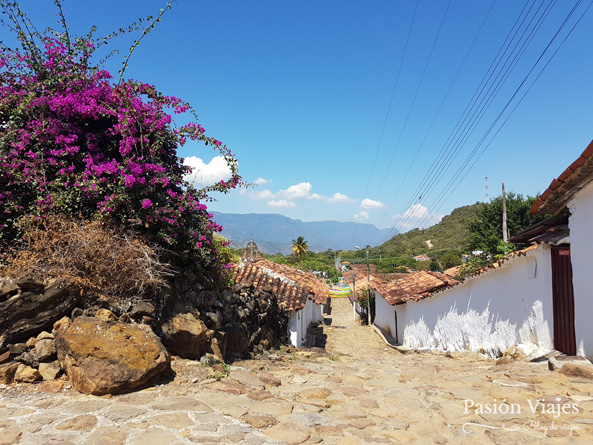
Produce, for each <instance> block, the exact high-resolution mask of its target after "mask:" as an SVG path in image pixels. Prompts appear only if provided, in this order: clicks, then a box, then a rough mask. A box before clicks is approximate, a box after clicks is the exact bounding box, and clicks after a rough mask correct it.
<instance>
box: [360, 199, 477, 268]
mask: <svg viewBox="0 0 593 445" xmlns="http://www.w3.org/2000/svg"><path fill="white" fill-rule="evenodd" d="M482 205H483V204H481V203H476V204H473V205H468V206H463V207H458V208H456V209H455V210H453V211H452V212H451V214H450V215H447V216H445V217H443V219H442V220H441V222H439V223H438V224H435V225H434V226H432V227H429V228H427V229H422V230H419V229H414V230H410V231H409V232H406V233H401V234H399V235H395V236H394V237H393V238H391V239H390V240H388V241H386V242H385V243H383V244H381V245H380V246H377V247H375V248H373V249H372V252H373V255H379V254H380V255H383V256H388V257H400V256H415V255H420V254H426V255H428V256H432V254H434V253H437V252H442V251H443V250H447V249H460V250H462V251H464V250H466V248H467V247H466V243H467V237H468V234H469V230H468V227H467V222H468V220H469V219H471V218H473V217H474V216H475V215H476V213H477V212H478V210H479V209H480V208H481V206H482Z"/></svg>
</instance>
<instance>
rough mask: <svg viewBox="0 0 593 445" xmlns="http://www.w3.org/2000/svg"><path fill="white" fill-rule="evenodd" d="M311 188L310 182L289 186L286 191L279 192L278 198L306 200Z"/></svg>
mask: <svg viewBox="0 0 593 445" xmlns="http://www.w3.org/2000/svg"><path fill="white" fill-rule="evenodd" d="M312 188H313V186H312V185H311V183H310V182H301V183H299V184H295V185H291V186H290V187H288V188H287V189H286V190H280V191H279V192H278V197H280V198H284V199H288V200H293V199H299V198H307V197H308V196H309V193H310V192H311V189H312Z"/></svg>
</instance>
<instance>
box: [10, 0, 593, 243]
mask: <svg viewBox="0 0 593 445" xmlns="http://www.w3.org/2000/svg"><path fill="white" fill-rule="evenodd" d="M20 3H21V5H22V6H23V9H24V10H25V11H26V12H27V13H28V14H29V15H30V17H31V18H32V19H33V21H34V22H35V23H36V24H37V25H38V27H39V28H42V29H43V28H45V27H46V26H48V25H53V24H54V23H55V22H56V20H57V18H56V17H55V11H56V10H55V8H54V7H53V1H51V0H34V1H33V0H23V1H21V2H20ZM164 4H165V2H163V1H156V0H142V1H139V0H126V1H117V2H116V1H112V0H102V1H101V2H97V1H90V0H77V1H73V0H65V1H64V9H65V12H66V16H67V18H68V20H69V22H70V23H71V27H72V28H73V29H74V30H75V31H77V32H79V33H82V32H86V31H88V29H89V28H90V26H91V25H93V24H95V25H97V27H98V34H107V33H109V32H110V31H112V30H114V29H117V28H119V27H122V26H124V25H126V24H128V23H130V22H131V21H133V20H135V19H138V18H140V17H145V16H147V15H150V14H155V13H158V11H159V9H160V8H162V7H164ZM590 4H591V0H587V1H583V2H582V3H579V2H578V1H576V0H571V1H568V0H566V1H560V2H554V3H551V2H549V1H547V0H546V1H543V0H538V1H537V2H534V1H517V0H502V1H496V2H494V3H493V2H492V1H490V0H481V1H475V0H452V1H450V2H448V1H444V0H442V1H434V0H433V1H428V0H420V1H419V2H416V1H395V0H382V1H378V0H367V1H364V2H363V1H349V0H340V1H337V0H334V1H329V0H328V1H324V0H316V1H298V2H297V1H277V0H274V1H251V2H246V1H239V0H226V1H224V2H222V1H216V2H215V1H209V2H205V1H188V0H178V1H177V2H175V3H174V4H173V9H172V10H171V11H168V12H167V13H166V15H165V17H164V19H163V21H162V22H161V23H160V24H159V25H158V26H157V28H156V29H155V30H154V31H153V32H152V33H151V34H150V35H148V36H147V37H146V38H145V39H144V40H143V41H142V43H141V45H140V47H139V48H138V49H137V50H136V51H135V52H134V54H133V56H132V59H131V61H130V65H129V68H128V70H127V72H126V76H127V77H131V78H135V79H138V80H141V81H144V82H148V83H151V84H154V85H156V86H157V87H158V88H159V89H160V90H161V91H162V92H163V93H165V94H168V95H173V96H178V97H181V98H183V99H184V100H186V101H188V102H190V103H191V104H192V105H193V107H194V108H195V109H196V110H197V112H198V115H199V119H200V120H199V123H201V124H202V125H203V126H204V128H205V129H206V132H207V134H209V135H210V136H212V137H215V138H217V139H220V140H221V141H223V143H225V144H227V145H228V146H229V147H230V148H231V150H232V151H233V153H235V154H236V156H237V157H238V159H239V166H240V172H241V174H242V176H243V178H244V179H245V180H246V181H248V182H253V183H256V184H257V185H256V186H255V187H253V188H249V189H247V190H236V191H233V192H232V193H230V194H228V195H219V196H216V195H215V196H214V198H216V200H217V201H215V202H213V203H210V204H209V208H210V209H211V210H216V211H221V212H228V213H280V214H283V215H286V216H289V217H291V218H297V219H301V220H304V221H318V220H330V219H331V220H339V221H360V222H370V223H373V224H375V225H377V226H378V227H381V228H383V227H394V228H397V229H399V230H408V229H410V228H413V227H416V226H419V225H421V226H426V225H429V224H432V223H434V222H436V221H438V220H439V219H440V218H441V217H442V215H444V214H448V213H450V211H451V210H453V209H454V208H455V207H458V206H461V205H466V204H472V203H475V202H477V201H483V200H484V199H485V177H486V176H487V177H488V186H489V191H490V196H497V195H499V194H500V186H501V182H502V181H504V182H505V185H506V189H507V190H510V191H514V192H516V193H522V194H524V195H534V194H536V193H538V192H541V191H543V190H544V189H545V188H546V187H547V186H548V184H549V182H550V181H551V180H552V179H553V178H554V177H556V176H557V175H559V174H560V173H561V172H562V170H564V168H565V167H567V166H568V165H569V164H570V163H572V161H574V160H575V159H576V158H577V157H578V155H579V154H580V153H581V151H582V150H584V148H585V147H586V146H587V144H588V143H589V142H591V140H592V139H593V125H592V124H593V114H592V113H591V104H592V103H593V74H592V73H593V8H590V9H589V10H588V11H586V10H587V8H588V7H589V6H590ZM575 5H576V6H577V7H576V9H575V12H574V14H573V16H572V17H571V18H569V19H568V21H567V24H566V26H565V27H564V29H561V30H560V31H559V28H560V26H561V24H562V23H563V21H564V20H565V19H566V18H567V16H568V14H569V12H570V11H571V9H572V8H573V6H575ZM548 7H550V8H549V9H546V8H548ZM530 8H531V9H530ZM522 11H523V14H525V11H530V12H529V13H527V15H526V17H527V18H526V20H523V27H521V28H519V29H520V30H519V31H518V32H516V33H514V32H513V31H512V29H513V25H514V24H515V23H516V21H517V19H518V18H520V17H524V16H522V15H521V14H522ZM538 11H539V12H538ZM544 11H546V13H544ZM585 11H586V12H585ZM583 13H584V16H583V17H582V20H581V22H580V23H579V24H578V25H577V26H576V28H574V31H572V33H571V34H570V35H568V34H569V31H570V29H571V28H572V27H573V25H575V23H576V22H577V20H578V19H579V18H580V17H581V15H582V14H583ZM540 18H541V22H540V23H539V24H540V25H541V26H539V27H538V28H537V29H536V30H534V32H533V34H530V32H531V30H533V28H529V25H528V24H529V23H532V24H535V23H537V20H539V19H540ZM532 19H533V20H532ZM526 29H527V31H525V30H526ZM556 33H557V38H556V40H554V41H552V38H553V37H554V35H555V34H556ZM513 35H514V39H515V40H512V41H513V42H516V41H517V39H518V40H519V44H518V45H517V46H512V47H510V48H509V50H508V51H507V52H506V53H504V57H502V58H500V59H498V60H499V64H498V65H497V69H501V68H503V67H505V69H506V67H509V66H511V64H512V70H509V71H508V72H507V71H504V73H506V74H505V75H504V77H502V78H500V77H495V76H491V77H490V78H488V73H489V72H490V71H489V67H491V64H493V61H495V60H497V59H496V57H497V54H498V53H499V50H500V48H501V47H503V45H504V44H505V39H507V38H511V37H513ZM567 35H568V37H567ZM566 37H567V38H566ZM0 38H1V39H2V40H5V41H7V42H8V41H10V36H8V35H7V31H6V30H5V29H2V30H0ZM565 38H566V40H564V39H565ZM550 42H552V43H551V45H550V47H549V49H548V51H547V52H546V53H544V55H543V56H542V58H541V61H540V62H539V63H536V62H537V61H538V58H539V57H540V55H541V54H542V52H543V51H544V49H545V48H546V47H547V46H548V45H549V44H550ZM129 43H130V40H129V39H118V40H114V41H113V44H115V45H116V46H117V47H119V48H120V50H121V54H120V55H119V56H116V57H115V58H114V59H113V61H112V62H110V63H109V64H108V65H107V69H108V70H110V71H111V72H112V73H116V72H117V70H118V69H119V64H120V61H121V60H122V59H123V55H124V54H125V53H126V52H127V48H128V47H129ZM513 48H515V49H514V50H513ZM556 51H557V52H556ZM554 52H556V54H555V55H554V57H553V58H551V55H552V53H554ZM548 62H549V63H548ZM495 63H496V62H495ZM546 63H547V66H546V67H545V69H543V67H544V64H546ZM542 69H543V71H542ZM530 70H532V71H531V74H529V73H530ZM540 72H541V74H540ZM538 75H539V78H537V80H536V77H537V76H538ZM483 81H485V82H486V85H487V86H486V89H483V90H481V89H480V85H481V82H483ZM521 85H522V86H521ZM488 88H495V89H494V90H488ZM480 91H481V93H480ZM488 91H490V92H491V93H492V94H490V93H488ZM494 92H495V94H494ZM476 95H477V96H476ZM523 96H524V97H523ZM513 97H514V98H513ZM472 98H474V99H473V102H472ZM520 98H522V100H520V101H519V99H520ZM486 103H487V104H488V106H485V105H486ZM472 104H475V105H474V106H473V108H472ZM468 107H469V108H468ZM505 107H506V108H505ZM464 110H473V111H472V112H471V113H470V114H469V115H468V114H464ZM511 110H513V112H512V113H510V111H511ZM474 112H475V114H474ZM499 114H500V117H499V118H498V120H497V116H499ZM470 117H471V119H470ZM503 122H504V125H502V123H503ZM459 125H461V127H460V126H459ZM470 130H471V131H470ZM474 150H476V153H477V154H479V153H482V151H483V153H482V154H481V156H479V157H478V156H477V154H476V155H474V156H473V157H471V156H470V154H471V153H472V151H474ZM439 153H441V157H439ZM180 155H181V156H184V157H187V159H188V161H189V162H191V163H192V164H193V165H195V166H198V167H199V173H198V176H199V177H200V178H203V179H204V180H207V179H215V178H217V176H218V175H220V174H224V173H221V172H223V171H224V168H223V167H224V166H222V167H221V165H220V162H218V161H219V160H217V159H215V158H214V156H215V155H216V153H214V152H213V151H212V150H211V149H209V148H205V147H200V146H197V145H196V146H186V147H185V148H183V149H182V150H181V151H180ZM213 158H214V159H213ZM439 159H440V160H441V161H445V160H446V161H447V162H445V163H444V164H443V163H442V162H437V163H436V164H433V163H434V162H435V161H438V160H439ZM464 163H467V164H466V166H465V167H463V165H464ZM431 166H432V168H431ZM470 167H471V168H470ZM460 168H461V170H459V169H460ZM379 241H381V240H377V242H379ZM354 243H356V241H355V240H354Z"/></svg>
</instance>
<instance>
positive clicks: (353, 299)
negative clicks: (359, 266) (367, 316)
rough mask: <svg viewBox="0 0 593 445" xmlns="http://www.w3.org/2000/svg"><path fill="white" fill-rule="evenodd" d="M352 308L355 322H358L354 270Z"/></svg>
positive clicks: (353, 274)
mask: <svg viewBox="0 0 593 445" xmlns="http://www.w3.org/2000/svg"><path fill="white" fill-rule="evenodd" d="M352 308H353V309H354V314H353V316H354V320H356V272H355V271H354V269H352Z"/></svg>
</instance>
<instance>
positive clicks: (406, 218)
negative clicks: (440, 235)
mask: <svg viewBox="0 0 593 445" xmlns="http://www.w3.org/2000/svg"><path fill="white" fill-rule="evenodd" d="M443 216H445V215H441V214H434V215H433V214H431V213H430V212H429V211H428V209H427V208H426V207H425V206H423V205H422V204H414V205H412V206H411V207H410V208H409V209H407V210H406V211H405V212H404V213H403V214H401V215H395V218H396V225H398V227H399V229H400V230H401V231H402V232H405V231H407V230H410V229H415V228H419V229H424V228H426V227H430V226H432V225H434V224H436V223H438V222H439V221H441V219H443Z"/></svg>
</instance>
